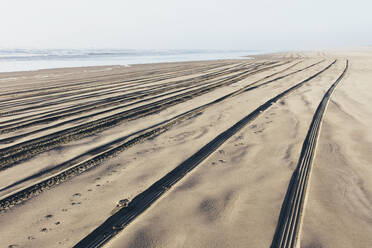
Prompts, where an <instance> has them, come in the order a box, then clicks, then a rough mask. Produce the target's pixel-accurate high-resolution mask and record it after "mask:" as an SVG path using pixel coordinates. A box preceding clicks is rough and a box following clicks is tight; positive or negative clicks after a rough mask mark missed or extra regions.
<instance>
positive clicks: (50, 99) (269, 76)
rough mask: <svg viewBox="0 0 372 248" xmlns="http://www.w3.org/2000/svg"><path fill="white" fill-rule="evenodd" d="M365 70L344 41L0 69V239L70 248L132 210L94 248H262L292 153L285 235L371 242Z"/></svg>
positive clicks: (277, 219)
mask: <svg viewBox="0 0 372 248" xmlns="http://www.w3.org/2000/svg"><path fill="white" fill-rule="evenodd" d="M347 61H348V68H347V70H346V72H345V73H344V74H343V72H344V70H345V68H346V65H347ZM371 64H372V50H370V49H364V50H362V49H359V50H355V51H324V52H291V53H278V54H270V55H262V56H258V57H256V58H255V59H247V60H219V61H200V62H180V63H162V64H144V65H134V66H130V67H121V66H106V67H86V68H64V69H48V70H40V71H34V72H14V73H0V156H1V157H2V159H1V161H0V207H1V209H0V210H1V212H0V223H1V225H0V237H1V238H0V247H73V246H74V245H76V244H77V243H78V242H79V241H81V240H83V239H84V238H85V237H86V236H87V235H89V234H90V233H91V232H92V231H93V230H94V229H96V228H97V227H99V226H100V225H101V224H102V223H104V222H105V221H106V220H107V219H108V218H109V217H110V216H115V217H117V216H128V213H129V212H128V211H131V209H134V210H133V211H134V212H133V213H135V214H136V215H135V217H134V218H133V219H131V221H129V222H125V221H124V222H123V221H119V218H116V219H115V221H116V222H115V225H112V226H110V225H108V226H109V227H110V228H111V229H107V230H111V231H112V232H110V235H112V238H110V239H108V240H106V242H105V243H104V247H117V248H119V247H120V248H121V247H172V248H173V247H270V246H271V245H272V244H275V242H277V241H278V240H280V238H278V236H277V235H275V234H276V233H278V232H279V231H278V230H280V225H279V224H280V223H281V220H282V218H283V217H281V215H280V214H281V212H284V213H286V211H285V208H283V202H285V197H286V194H288V193H287V192H289V191H290V189H291V188H292V186H290V181H291V177H292V175H293V174H294V172H295V171H296V169H297V168H298V167H299V165H300V163H299V160H301V158H303V155H302V153H301V151H302V149H305V148H307V147H310V148H311V149H310V148H309V149H310V150H311V151H313V153H314V154H313V158H312V160H311V161H310V162H309V166H310V167H309V168H310V170H309V173H308V174H306V175H308V176H307V177H305V179H304V183H303V185H304V186H303V188H301V190H300V191H299V192H300V195H301V197H302V198H301V199H302V200H301V201H300V202H301V203H300V205H299V206H302V207H299V208H298V209H299V210H298V211H299V212H298V213H299V214H298V215H296V216H295V217H293V216H294V215H293V214H290V215H289V216H290V217H291V218H292V217H293V218H294V220H295V222H296V223H298V229H296V228H294V231H293V239H294V240H295V242H294V243H292V245H297V247H305V248H311V247H372V236H371V235H370V234H371V233H372V181H371V180H370V179H371V178H372V167H371V166H370V163H371V162H372V155H371V154H372V135H371V132H370V129H371V126H372V117H371V116H372V113H371V111H372V110H371V108H370V107H369V105H370V103H371V101H372V93H371V92H372V83H371V78H372V75H371V74H372V71H371V70H370V66H371ZM341 75H343V77H342V78H340V76H341ZM338 78H340V81H339V82H338V84H337V86H336V87H335V88H334V92H333V93H332V94H331V95H330V98H329V99H327V98H324V96H325V94H326V92H327V91H328V90H329V89H330V87H331V86H332V85H333V83H335V82H336V81H337V79H338ZM296 85H297V86H298V87H295V88H291V87H293V86H296ZM288 89H290V90H288ZM283 92H285V94H282V95H280V94H281V93H283ZM275 97H276V98H275ZM265 103H266V105H265ZM320 103H325V104H326V108H325V110H324V113H323V115H322V116H321V117H322V119H317V120H320V121H319V123H320V128H319V130H318V131H317V132H316V133H315V136H314V137H315V138H314V139H313V141H312V143H311V145H310V146H308V145H306V144H305V146H304V141H305V138H306V137H307V134H308V133H309V130H313V125H311V123H312V119H313V117H314V116H316V113H318V111H317V108H318V106H319V104H320ZM251 113H256V114H255V116H254V117H251V115H250V114H251ZM242 119H243V120H247V121H246V123H244V125H243V126H242V127H241V128H240V129H239V130H237V131H234V132H232V130H233V129H231V127H232V126H233V125H235V124H236V123H239V121H240V120H242ZM314 130H315V129H314ZM225 131H227V132H226V133H225V134H226V135H227V136H228V137H227V136H226V135H225V136H226V138H225V136H220V137H221V138H219V140H224V142H223V143H221V144H218V145H217V146H211V145H208V144H210V142H213V140H214V139H215V138H216V137H217V136H218V135H219V134H221V133H223V132H225ZM315 131H316V130H315ZM315 131H314V132H315ZM217 140H218V139H217ZM211 147H213V149H212V148H211ZM201 149H202V150H201ZM203 149H204V150H203ZM198 151H199V153H201V152H204V151H205V154H206V155H205V156H204V155H203V158H202V159H201V160H200V161H199V160H198V161H197V162H195V168H193V169H192V170H191V171H189V172H187V173H180V174H177V181H175V183H174V184H172V185H171V187H168V186H165V184H164V185H163V184H161V183H162V181H161V180H162V178H164V177H167V175H169V176H168V177H169V178H171V179H172V180H173V179H174V180H176V179H175V178H176V176H175V175H176V174H172V173H173V172H172V173H170V172H171V171H172V170H173V169H175V168H179V167H178V166H180V165H183V164H185V166H189V164H191V163H194V162H193V161H192V162H190V163H188V162H187V161H188V160H187V159H188V158H190V157H192V156H193V155H194V156H195V154H198ZM200 151H201V152H200ZM184 161H186V162H187V163H182V162H184ZM168 173H170V174H168ZM306 178H307V179H306ZM159 180H160V181H159ZM156 182H158V184H159V185H160V186H162V187H165V188H164V190H163V191H162V192H161V194H160V195H159V196H157V197H156V199H155V198H154V199H155V200H153V201H150V202H148V203H149V204H150V205H146V204H147V203H146V201H145V200H142V201H139V200H136V199H140V197H144V196H146V197H147V196H149V195H151V194H152V193H151V192H150V191H147V189H148V188H149V187H151V186H153V187H154V185H155V186H156V185H158V184H156ZM148 192H150V193H148ZM296 197H297V196H296ZM146 199H147V198H146ZM295 199H296V200H297V198H295ZM145 203H146V204H145ZM301 204H302V205H301ZM137 209H141V211H139V210H137ZM296 218H297V219H296ZM106 223H107V222H106ZM122 224H123V226H121V225H122ZM118 225H119V227H118ZM291 235H292V233H291ZM97 237H98V239H99V238H102V237H103V236H97ZM81 247H84V246H81ZM273 247H280V246H275V245H273ZM289 247H292V246H289Z"/></svg>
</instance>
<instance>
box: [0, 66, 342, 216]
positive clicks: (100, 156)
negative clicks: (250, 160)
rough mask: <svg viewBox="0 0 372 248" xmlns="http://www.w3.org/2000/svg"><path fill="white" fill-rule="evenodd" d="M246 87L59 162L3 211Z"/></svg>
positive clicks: (11, 197)
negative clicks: (52, 170) (60, 169)
mask: <svg viewBox="0 0 372 248" xmlns="http://www.w3.org/2000/svg"><path fill="white" fill-rule="evenodd" d="M335 62H336V61H333V62H332V63H331V64H329V65H328V66H327V67H325V68H324V69H322V70H321V71H319V72H317V73H315V74H314V75H312V76H311V77H309V78H307V79H305V80H303V81H301V82H300V83H298V84H296V85H295V86H293V87H291V88H290V89H288V90H286V91H284V92H283V93H281V94H279V95H277V96H276V97H274V98H272V99H270V100H269V101H267V102H266V103H265V104H263V105H261V106H260V107H259V108H257V109H256V110H255V111H254V112H252V113H251V114H250V115H249V116H248V117H249V118H248V117H246V119H247V118H248V119H249V120H253V119H252V118H256V116H258V115H259V114H260V112H262V111H263V110H266V109H267V108H269V107H270V106H271V104H272V103H274V102H275V101H277V100H278V99H280V98H281V97H283V96H285V95H287V94H289V93H290V92H292V91H293V90H295V89H297V88H298V87H301V86H302V85H303V84H305V83H306V82H308V81H310V80H311V79H313V78H314V77H316V76H318V75H319V74H321V73H323V72H324V71H326V70H327V69H329V68H330V67H331V66H332V65H333V64H334V63H335ZM247 87H248V86H247ZM253 87H254V88H256V87H257V86H253ZM247 90H248V88H246V87H244V88H242V89H240V90H237V91H235V92H232V93H230V94H228V95H226V96H224V97H222V98H219V99H217V100H215V101H213V102H210V103H208V104H206V105H203V106H200V107H198V108H196V109H193V110H190V111H187V112H185V113H183V114H181V115H178V116H176V117H174V118H171V119H169V120H167V121H163V122H161V123H159V124H157V125H154V126H152V127H150V128H148V129H145V130H142V131H139V132H137V133H134V134H132V135H129V136H125V137H122V138H119V139H118V140H116V141H114V142H111V143H109V144H107V145H105V146H104V147H101V148H97V149H95V150H93V151H89V152H95V154H94V156H93V157H91V158H89V159H85V160H83V159H81V158H82V157H81V156H79V157H77V159H76V160H71V161H68V162H66V163H63V164H62V165H59V168H60V167H66V166H71V167H68V168H67V169H64V170H63V171H59V172H58V173H55V174H54V175H51V176H49V177H48V178H44V179H41V180H39V181H38V182H36V183H34V184H33V185H31V186H28V187H26V188H23V189H20V190H17V191H16V192H12V193H10V194H8V195H5V196H4V197H3V198H2V199H1V200H0V211H4V210H6V209H8V208H10V207H13V206H14V205H17V204H20V203H22V202H24V201H26V200H28V199H30V198H32V197H34V196H37V195H38V194H40V193H41V192H43V191H45V190H47V189H49V188H51V187H54V186H56V185H58V184H60V183H62V182H64V181H67V180H68V179H70V178H72V177H75V176H77V175H79V174H81V173H83V172H84V171H87V170H89V169H91V168H93V167H95V166H97V165H98V164H100V163H102V162H103V161H104V160H106V159H109V158H111V157H114V156H115V155H117V154H118V153H120V152H122V151H123V150H125V149H127V148H129V147H131V146H133V145H135V144H137V143H139V142H141V141H143V140H145V139H148V138H151V137H154V136H156V135H159V134H161V133H162V132H165V131H166V130H167V129H169V128H170V127H172V126H173V125H175V124H177V123H179V122H180V121H182V120H184V119H187V118H190V117H192V116H195V115H196V114H198V113H200V112H201V111H202V110H204V109H205V108H207V107H209V106H212V105H213V104H215V103H217V102H221V101H223V100H225V99H227V98H230V97H233V96H236V95H238V94H241V93H243V92H246V91H247ZM248 119H247V120H248ZM106 148H108V149H106ZM89 152H88V153H89ZM84 155H86V154H84ZM74 162H75V164H74ZM76 162H77V163H76ZM59 168H57V169H59ZM53 169H54V168H53ZM48 172H49V171H45V172H44V173H48ZM9 187H10V186H8V187H7V188H9ZM3 190H5V189H2V191H3Z"/></svg>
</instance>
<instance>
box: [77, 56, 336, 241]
mask: <svg viewBox="0 0 372 248" xmlns="http://www.w3.org/2000/svg"><path fill="white" fill-rule="evenodd" d="M335 62H336V61H334V62H333V63H331V64H330V65H328V66H327V67H325V68H324V69H322V70H321V71H319V72H317V73H316V74H314V75H312V76H310V77H309V78H307V79H305V80H303V81H301V82H300V83H298V84H296V85H294V86H292V87H290V88H289V89H287V90H285V91H283V92H282V93H280V94H278V95H277V96H275V97H273V98H271V99H270V100H268V101H267V102H265V103H264V104H263V105H261V106H259V107H258V108H257V109H255V110H254V111H253V112H251V113H250V114H248V115H247V116H245V117H244V118H243V119H241V120H240V121H238V122H237V123H236V124H235V125H233V126H232V127H230V128H229V129H227V130H226V131H224V132H222V133H221V134H219V135H218V136H217V137H216V138H214V139H213V140H212V141H210V142H209V143H208V144H207V145H205V146H204V147H202V148H201V149H200V150H199V151H198V152H196V153H194V154H193V155H192V156H191V157H189V158H188V159H186V160H185V161H184V162H182V163H181V164H180V165H178V166H177V167H176V168H175V169H173V170H172V171H170V172H169V173H168V174H166V175H165V176H164V177H162V178H161V179H159V180H158V181H157V182H155V183H154V184H152V185H151V186H150V187H149V188H147V189H146V190H145V191H143V192H142V193H140V194H138V195H137V196H136V197H134V198H133V200H132V201H131V202H129V203H128V205H126V206H125V207H123V208H121V209H120V210H119V211H118V212H116V213H115V214H114V215H112V216H111V217H109V218H108V219H107V220H106V221H105V222H104V223H103V224H101V225H100V226H99V227H97V228H96V229H95V230H94V231H93V232H91V233H90V234H88V236H86V237H85V238H83V239H82V240H81V241H80V242H79V243H77V244H76V245H75V246H74V248H89V247H101V246H102V245H104V244H105V243H106V242H107V241H108V240H110V239H111V238H112V237H114V236H115V235H116V234H117V233H119V232H120V231H121V230H122V229H124V228H125V227H126V226H127V225H129V224H130V223H131V222H132V221H133V220H134V219H135V218H136V217H138V216H139V215H140V214H142V213H143V212H144V211H145V210H146V209H148V208H149V207H150V206H151V205H152V204H153V203H154V202H155V201H156V200H158V199H159V198H160V197H161V196H162V195H164V193H166V192H167V191H168V190H169V189H170V188H171V187H172V186H173V185H175V184H176V183H177V182H178V181H180V180H181V179H182V178H183V177H184V176H185V175H186V174H187V173H189V172H190V171H191V170H192V169H194V168H195V167H196V166H197V165H199V164H200V163H201V162H203V161H204V160H205V159H206V158H207V157H208V156H209V155H211V154H212V153H213V152H214V151H216V150H217V149H218V148H219V147H220V146H221V145H222V144H223V143H224V142H225V141H226V140H228V139H229V138H230V137H232V136H233V135H234V134H236V133H237V132H238V131H239V130H241V129H242V128H244V127H245V126H246V125H247V124H248V123H250V122H251V121H253V120H254V119H256V118H257V117H258V116H259V115H260V114H261V113H262V112H263V111H265V110H267V109H268V108H270V107H271V106H272V104H274V103H275V102H277V101H278V100H280V99H281V98H283V97H284V96H286V95H288V94H290V93H291V92H293V91H294V90H296V89H298V88H299V87H301V86H303V85H304V84H305V83H306V82H308V81H310V80H311V79H313V78H315V77H316V76H318V75H319V74H321V73H322V72H324V71H326V70H327V69H329V68H330V67H331V66H332V65H333V64H334V63H335Z"/></svg>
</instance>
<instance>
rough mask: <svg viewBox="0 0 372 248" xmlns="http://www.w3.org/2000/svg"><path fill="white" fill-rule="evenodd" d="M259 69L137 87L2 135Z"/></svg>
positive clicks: (3, 129)
mask: <svg viewBox="0 0 372 248" xmlns="http://www.w3.org/2000/svg"><path fill="white" fill-rule="evenodd" d="M257 67H258V66H255V67H252V68H244V67H243V68H229V70H222V71H218V72H215V73H208V74H205V75H202V76H198V77H194V78H190V79H186V80H178V81H176V82H170V83H164V84H161V85H155V86H153V87H151V88H149V89H146V90H139V89H142V88H145V87H146V86H141V87H137V88H136V90H138V91H135V92H131V93H126V94H122V95H119V96H114V97H113V96H111V97H108V98H105V99H101V100H95V101H92V102H91V103H89V104H84V105H81V104H80V106H77V107H74V108H69V109H68V110H63V111H59V112H55V111H53V113H50V114H48V113H47V114H45V115H44V116H41V117H36V118H32V119H27V120H22V118H21V119H20V121H18V122H16V123H12V124H7V125H1V126H0V133H8V132H12V131H15V130H18V129H21V128H26V127H29V126H32V125H40V124H42V123H49V122H52V121H56V120H59V119H63V118H67V117H70V116H73V115H77V114H81V113H85V112H87V111H90V110H98V109H102V108H107V107H110V106H112V105H114V106H116V105H118V104H121V103H125V102H129V101H133V100H137V99H142V98H144V97H147V96H152V95H156V94H161V93H164V92H167V91H170V90H173V89H182V90H184V91H186V90H187V89H191V88H195V87H200V86H201V85H202V83H205V82H206V81H208V80H211V79H214V78H217V77H220V76H225V75H229V74H232V73H235V72H239V71H243V70H246V71H247V70H248V69H255V68H257ZM110 94H111V93H110ZM86 97H87V96H86V95H83V96H80V97H79V98H81V99H85V98H86ZM70 100H71V99H69V100H68V101H70ZM73 100H76V99H73ZM78 100H79V99H78ZM68 101H67V102H68Z"/></svg>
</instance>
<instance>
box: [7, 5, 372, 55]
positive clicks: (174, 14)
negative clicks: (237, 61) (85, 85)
mask: <svg viewBox="0 0 372 248" xmlns="http://www.w3.org/2000/svg"><path fill="white" fill-rule="evenodd" d="M0 6H1V7H0V48H77V49H80V48H96V49H102V48H118V49H219V50H294V49H296V50H298V49H319V48H320V49H321V48H330V47H350V46H366V45H372V15H371V10H372V1H370V0H364V1H363V0H353V1H350V0H347V1H346V0H337V1H336V0H312V1H309V0H255V1H250V0H214V1H212V0H183V1H181V0H156V1H154V0H63V1H60V0H58V1H57V0H0Z"/></svg>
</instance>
